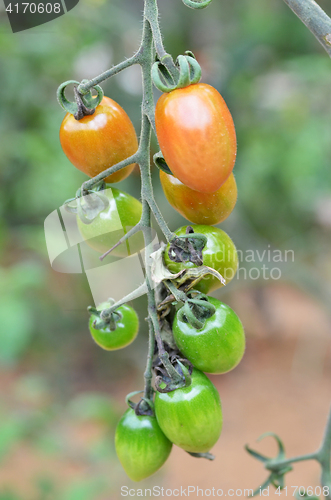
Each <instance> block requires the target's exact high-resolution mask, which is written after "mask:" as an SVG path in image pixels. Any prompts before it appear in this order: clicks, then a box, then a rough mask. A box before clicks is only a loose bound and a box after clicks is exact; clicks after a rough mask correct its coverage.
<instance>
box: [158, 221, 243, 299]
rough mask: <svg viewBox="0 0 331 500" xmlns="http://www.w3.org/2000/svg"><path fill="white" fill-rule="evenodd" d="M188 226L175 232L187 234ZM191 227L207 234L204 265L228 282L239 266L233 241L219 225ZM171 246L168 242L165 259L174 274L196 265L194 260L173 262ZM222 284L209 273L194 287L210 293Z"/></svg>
mask: <svg viewBox="0 0 331 500" xmlns="http://www.w3.org/2000/svg"><path fill="white" fill-rule="evenodd" d="M187 227H188V226H183V227H180V228H179V229H177V231H175V234H176V235H177V236H183V235H185V233H186V228H187ZM191 227H193V229H194V232H195V233H200V234H204V235H205V236H207V243H206V245H205V247H204V249H203V250H202V258H203V265H204V266H208V267H211V268H212V269H215V270H216V271H218V272H219V273H220V274H221V275H222V276H223V278H224V279H225V281H226V284H228V283H229V282H230V281H231V280H232V278H233V277H234V275H235V274H236V271H237V267H238V254H237V250H236V247H235V246H234V243H233V241H232V240H231V238H230V237H229V236H228V235H227V234H226V233H225V232H224V231H222V229H219V228H218V227H212V226H204V225H192V226H191ZM169 247H170V245H169V244H168V246H167V248H166V251H165V254H164V261H165V264H166V266H167V267H168V269H169V270H170V271H171V272H172V273H173V274H174V273H178V272H179V271H181V270H182V269H189V268H192V267H196V265H195V264H193V263H192V262H173V261H172V260H171V259H170V257H169V253H168V252H169ZM221 286H223V285H222V283H221V282H220V281H219V280H218V279H217V278H216V277H215V276H212V275H207V276H204V277H203V278H202V279H201V281H200V282H199V283H198V284H197V285H195V286H194V288H195V289H196V290H199V291H200V292H203V293H209V292H211V291H213V290H216V289H217V288H220V287H221Z"/></svg>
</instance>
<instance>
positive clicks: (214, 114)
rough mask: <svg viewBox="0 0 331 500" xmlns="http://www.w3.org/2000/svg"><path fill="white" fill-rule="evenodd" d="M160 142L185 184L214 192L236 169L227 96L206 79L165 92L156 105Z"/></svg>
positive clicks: (165, 154) (231, 122)
mask: <svg viewBox="0 0 331 500" xmlns="http://www.w3.org/2000/svg"><path fill="white" fill-rule="evenodd" d="M155 123H156V133H157V138H158V141H159V145H160V148H161V151H162V154H163V156H164V159H165V161H166V162H167V164H168V166H169V168H170V170H171V172H172V173H173V174H174V175H175V177H177V178H178V179H179V180H180V181H181V182H183V184H186V186H188V187H190V188H191V189H194V190H195V191H200V192H202V193H214V192H215V191H217V190H218V189H219V188H220V187H221V185H222V184H223V183H224V182H225V181H226V179H227V178H228V177H229V175H230V174H231V172H232V169H233V167H234V163H235V160H236V152H237V140H236V132H235V128H234V124H233V120H232V116H231V113H230V111H229V109H228V107H227V105H226V104H225V102H224V99H223V97H222V96H221V95H220V94H219V92H217V90H216V89H214V88H213V87H211V86H210V85H207V84H205V83H197V84H195V85H190V86H188V87H185V88H183V89H176V90H173V91H172V92H169V93H166V94H163V95H162V96H161V97H160V99H159V100H158V102H157V104H156V109H155Z"/></svg>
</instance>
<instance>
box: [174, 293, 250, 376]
mask: <svg viewBox="0 0 331 500" xmlns="http://www.w3.org/2000/svg"><path fill="white" fill-rule="evenodd" d="M208 301H209V302H210V303H211V304H213V306H215V308H216V312H215V313H214V314H213V316H211V317H210V318H208V319H207V320H206V321H205V324H204V326H203V328H201V330H196V329H195V328H194V327H193V326H192V325H190V323H188V322H187V321H185V319H186V318H185V316H184V315H183V314H181V312H180V310H179V311H177V313H176V316H175V319H174V322H173V326H172V329H173V333H174V338H175V341H176V344H177V346H178V348H179V350H180V351H181V352H182V353H183V354H184V356H185V357H186V358H187V359H188V360H189V361H191V363H192V364H193V365H194V366H195V367H196V368H198V369H199V370H201V371H204V372H207V373H218V374H219V373H226V372H228V371H230V370H232V369H233V368H235V366H237V365H238V363H239V362H240V361H241V359H242V357H243V355H244V351H245V333H244V329H243V326H242V324H241V321H240V319H239V318H238V316H237V315H236V313H235V312H234V311H233V310H232V309H231V307H229V306H228V305H226V304H223V303H222V302H221V301H219V300H217V299H215V298H213V297H208Z"/></svg>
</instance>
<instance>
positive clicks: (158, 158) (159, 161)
mask: <svg viewBox="0 0 331 500" xmlns="http://www.w3.org/2000/svg"><path fill="white" fill-rule="evenodd" d="M153 161H154V163H155V165H156V166H157V168H158V169H159V170H163V172H165V173H166V174H170V175H174V174H173V173H172V172H171V170H170V168H169V167H168V164H167V162H166V161H165V159H164V157H163V154H162V153H161V151H159V152H158V153H155V155H154V156H153Z"/></svg>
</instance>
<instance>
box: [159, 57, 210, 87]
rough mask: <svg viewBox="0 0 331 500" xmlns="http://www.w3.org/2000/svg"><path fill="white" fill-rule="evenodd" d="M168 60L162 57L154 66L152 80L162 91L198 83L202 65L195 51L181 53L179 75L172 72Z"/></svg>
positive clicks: (177, 61)
mask: <svg viewBox="0 0 331 500" xmlns="http://www.w3.org/2000/svg"><path fill="white" fill-rule="evenodd" d="M165 63H166V60H165V59H164V58H162V59H161V60H160V61H156V62H155V63H154V64H153V66H152V80H153V83H154V85H155V87H156V88H157V89H159V90H160V91H161V92H172V91H174V90H176V89H182V88H184V87H188V86H189V85H193V84H195V83H198V82H199V81H200V79H201V67H200V64H199V63H198V61H197V60H196V58H195V57H194V54H193V52H191V51H186V52H185V55H182V54H181V55H179V56H178V57H177V59H176V63H175V65H176V68H177V75H175V74H174V73H171V72H170V70H169V69H168V68H167V66H166V64H165Z"/></svg>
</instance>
